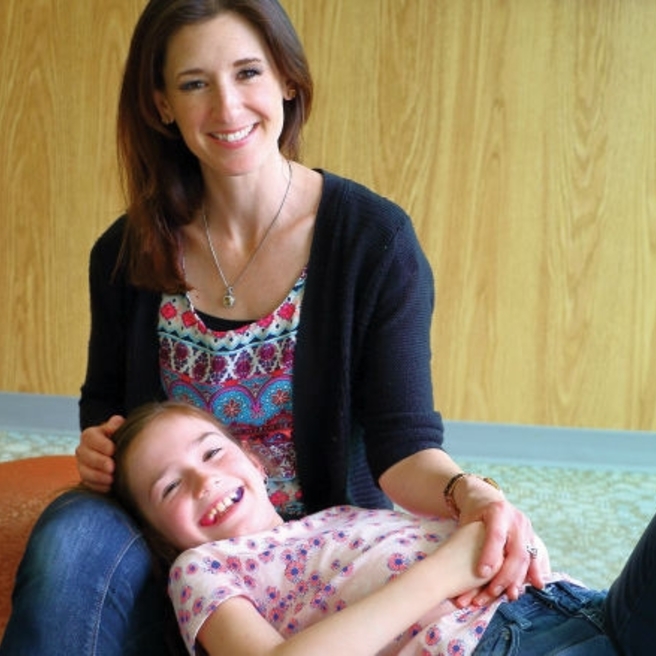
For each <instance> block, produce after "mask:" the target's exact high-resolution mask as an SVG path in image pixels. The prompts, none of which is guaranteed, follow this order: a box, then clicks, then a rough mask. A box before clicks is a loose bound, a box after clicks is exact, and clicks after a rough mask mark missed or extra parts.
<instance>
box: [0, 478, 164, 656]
mask: <svg viewBox="0 0 656 656" xmlns="http://www.w3.org/2000/svg"><path fill="white" fill-rule="evenodd" d="M12 606H13V608H12V615H11V618H10V621H9V624H8V625H7V628H6V631H5V635H4V638H3V641H2V645H0V655H1V656H35V655H36V654H38V655H39V656H71V655H72V654H75V655H76V656H87V655H89V656H132V655H134V656H150V655H151V654H152V655H153V656H155V655H157V656H162V655H163V654H167V653H169V651H168V647H167V644H166V638H165V636H166V635H167V631H166V630H165V626H164V625H165V617H166V612H165V608H167V607H168V601H167V600H166V598H165V595H164V594H163V592H162V586H161V585H158V584H157V583H156V579H155V577H154V569H153V566H152V560H151V556H150V553H149V551H148V549H147V548H146V545H145V543H144V540H143V537H142V536H141V533H140V532H139V531H138V530H137V529H136V528H135V526H134V525H133V524H132V522H131V520H130V519H129V518H128V516H127V515H126V514H125V513H124V512H123V511H122V510H120V509H119V508H118V507H117V506H115V505H114V504H112V503H111V502H110V501H108V500H107V499H104V498H102V497H100V496H98V495H94V494H92V493H86V492H83V491H77V490H76V491H71V492H67V493H66V494H64V495H63V496H61V497H59V498H58V499H56V500H55V501H54V502H53V503H52V504H51V505H50V506H49V507H48V508H47V509H46V511H45V512H44V514H43V515H42V516H41V517H40V519H39V521H38V522H37V525H36V526H35V528H34V531H33V532H32V535H31V537H30V541H29V543H28V547H27V550H26V552H25V555H24V557H23V561H22V563H21V566H20V568H19V571H18V575H17V578H16V586H15V589H14V596H13V599H12ZM168 624H169V625H170V623H168Z"/></svg>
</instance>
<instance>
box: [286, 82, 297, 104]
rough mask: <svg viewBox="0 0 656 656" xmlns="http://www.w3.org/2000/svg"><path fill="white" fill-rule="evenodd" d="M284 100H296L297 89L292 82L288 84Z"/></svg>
mask: <svg viewBox="0 0 656 656" xmlns="http://www.w3.org/2000/svg"><path fill="white" fill-rule="evenodd" d="M283 98H284V99H285V100H294V98H296V89H295V88H294V86H293V85H292V84H291V82H288V83H287V86H286V87H285V93H284V94H283Z"/></svg>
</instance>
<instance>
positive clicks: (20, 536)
mask: <svg viewBox="0 0 656 656" xmlns="http://www.w3.org/2000/svg"><path fill="white" fill-rule="evenodd" d="M79 481H80V477H79V474H78V472H77V467H76V465H75V457H74V456H41V457H38V458H24V459H22V460H12V461H9V462H0V638H1V637H2V634H3V633H4V630H5V627H6V626H7V621H8V619H9V612H10V609H11V592H12V590H13V587H14V577H15V576H16V570H17V569H18V565H19V563H20V560H21V557H22V555H23V551H24V549H25V545H26V543H27V539H28V537H29V534H30V531H31V530H32V527H33V526H34V523H35V522H36V520H37V518H38V516H39V515H40V514H41V512H42V510H43V509H44V508H45V507H46V505H47V504H48V503H49V502H50V501H51V500H52V499H53V498H54V497H55V496H57V495H58V494H60V493H61V492H63V491H64V490H67V489H69V488H70V487H72V486H73V485H76V484H77V483H79Z"/></svg>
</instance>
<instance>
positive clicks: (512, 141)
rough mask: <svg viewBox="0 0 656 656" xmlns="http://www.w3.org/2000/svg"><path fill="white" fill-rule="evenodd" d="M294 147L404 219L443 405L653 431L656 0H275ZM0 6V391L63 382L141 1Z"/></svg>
mask: <svg viewBox="0 0 656 656" xmlns="http://www.w3.org/2000/svg"><path fill="white" fill-rule="evenodd" d="M283 3H284V5H285V7H286V8H287V9H288V11H289V13H290V16H291V17H292V18H293V20H294V22H295V24H296V25H297V27H298V29H299V32H300V33H301V35H302V36H303V39H304V42H305V44H306V48H307V51H308V55H309V59H310V62H311V64H312V68H313V71H314V75H315V81H316V85H317V95H316V106H315V110H314V113H313V116H312V117H311V121H310V124H309V126H308V130H307V132H306V147H305V161H306V163H308V164H310V165H312V166H322V167H324V168H327V169H330V170H333V171H335V172H338V173H341V174H343V175H346V176H350V177H353V178H355V179H357V180H359V181H362V182H363V183H365V184H368V185H370V186H372V187H373V188H375V189H377V190H378V191H380V192H381V193H383V194H385V195H387V196H389V197H391V198H392V199H394V200H396V201H397V202H399V203H400V204H401V205H403V206H404V207H405V208H406V209H407V210H408V211H409V213H410V214H411V215H412V217H413V220H414V222H415V225H416V227H417V231H418V233H419V236H420V239H421V241H422V243H423V245H424V247H425V249H426V252H427V254H428V256H429V258H430V260H431V263H432V264H433V267H434V270H435V277H436V287H437V292H438V303H437V309H436V315H435V327H434V332H433V345H434V372H435V383H436V405H437V406H438V407H439V408H440V409H441V410H442V411H443V412H444V414H445V416H447V417H449V418H459V419H470V420H478V421H493V422H511V423H528V424H549V425H567V426H590V427H593V426H594V427H606V428H632V429H645V430H656V391H655V390H656V283H655V281H656V137H655V136H654V125H655V124H656V58H654V57H653V53H652V44H653V43H656V3H654V2H652V1H651V0H574V1H572V2H562V1H561V0H357V2H352V1H350V0H325V1H324V0H283ZM101 4H102V8H101V7H100V5H98V3H90V2H88V0H69V2H67V3H65V5H64V3H61V2H56V0H39V1H38V2H32V3H24V2H21V0H3V3H2V6H1V7H0V19H2V20H0V55H1V58H0V121H1V122H0V124H1V125H3V128H4V138H3V140H2V146H0V148H1V150H0V153H1V155H2V163H1V166H2V171H1V175H0V198H2V203H1V204H0V221H1V225H2V227H3V235H4V237H3V240H2V246H1V253H2V261H1V262H0V271H1V272H2V275H3V281H4V284H3V285H2V287H0V304H1V307H2V309H3V321H2V322H0V338H1V339H2V343H3V345H4V346H3V349H2V360H1V362H0V389H4V390H9V391H26V392H41V393H55V394H76V393H77V390H78V388H79V384H80V382H81V379H82V375H83V372H84V360H85V345H86V338H87V331H88V316H87V314H88V309H87V308H88V300H87V287H86V266H87V257H88V250H89V248H90V246H91V243H92V242H93V240H94V238H95V237H96V236H97V235H98V234H99V233H100V231H101V230H102V228H103V227H104V226H106V225H107V224H108V223H109V222H110V221H111V220H112V218H113V217H114V216H115V215H116V214H118V212H120V209H121V206H122V201H121V196H120V193H119V189H118V185H117V181H116V174H115V165H114V162H115V148H114V116H115V105H116V93H117V85H118V80H119V78H120V72H121V68H122V62H123V59H124V56H125V52H126V49H127V43H128V39H129V35H130V32H131V29H132V27H133V25H134V21H135V19H136V16H137V14H138V12H139V10H140V8H141V7H142V6H143V2H142V1H137V0H104V2H103V3H101Z"/></svg>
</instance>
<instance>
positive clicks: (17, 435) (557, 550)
mask: <svg viewBox="0 0 656 656" xmlns="http://www.w3.org/2000/svg"><path fill="white" fill-rule="evenodd" d="M76 445H77V434H73V433H66V432H59V433H56V434H50V433H40V432H33V431H32V432H27V433H24V432H19V431H15V430H9V431H2V430H0V461H6V460H14V459H17V458H25V457H29V456H35V455H41V454H46V453H48V454H66V453H68V454H72V453H73V451H74V449H75V446H76ZM459 464H460V465H461V466H462V467H463V468H464V469H466V470H468V471H475V472H480V473H482V474H485V475H488V476H492V477H493V478H495V479H496V480H497V481H498V482H499V483H500V484H501V485H502V487H503V488H504V490H505V492H506V495H507V496H508V498H509V499H510V500H511V501H512V502H513V503H514V504H516V505H517V506H518V507H520V508H521V509H522V510H523V511H524V512H526V513H527V515H528V516H529V517H530V518H531V520H532V522H533V525H534V527H535V528H536V530H537V532H538V533H539V534H540V536H541V537H542V539H543V540H544V541H545V542H546V544H547V546H548V547H549V552H550V555H551V563H552V567H553V569H554V570H558V571H566V572H568V573H569V574H571V575H572V576H574V577H576V578H578V579H579V580H582V581H583V582H584V583H586V584H587V585H589V586H591V587H595V588H605V587H608V585H610V583H611V582H612V580H613V578H614V577H615V576H616V575H617V574H618V573H619V571H620V569H621V567H622V563H623V562H624V560H625V559H626V557H627V556H628V554H629V553H630V551H631V549H632V547H633V545H634V544H635V543H636V541H637V540H638V538H639V536H640V534H641V533H642V530H643V528H644V526H645V525H646V524H647V522H648V521H649V519H650V518H651V516H652V514H653V513H654V510H655V509H656V503H655V501H656V494H655V493H656V471H653V472H645V471H631V470H625V469H614V468H610V467H609V468H594V469H592V468H591V469H585V468H581V467H580V466H577V467H576V468H571V469H570V468H568V467H560V466H554V465H545V466H540V465H538V464H531V465H526V464H521V465H518V464H510V463H499V462H490V461H485V460H480V461H478V460H477V461H473V460H467V461H465V460H463V459H460V461H459Z"/></svg>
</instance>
